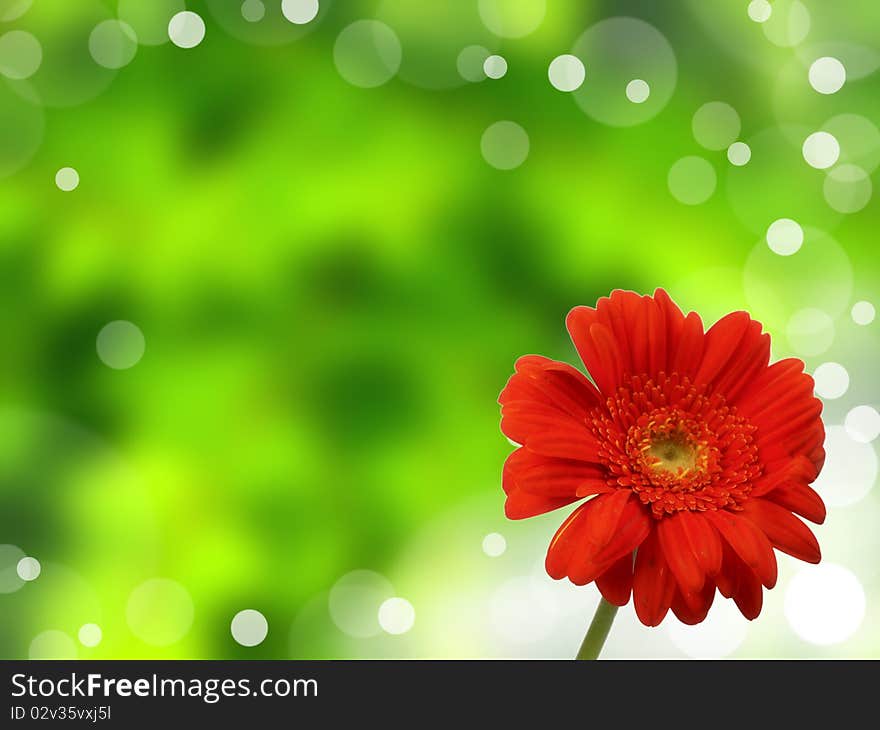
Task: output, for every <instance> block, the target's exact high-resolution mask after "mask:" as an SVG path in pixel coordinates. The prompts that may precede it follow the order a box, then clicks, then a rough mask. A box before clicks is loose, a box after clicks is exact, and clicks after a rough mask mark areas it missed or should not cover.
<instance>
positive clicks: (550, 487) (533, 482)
mask: <svg viewBox="0 0 880 730" xmlns="http://www.w3.org/2000/svg"><path fill="white" fill-rule="evenodd" d="M503 475H504V476H503V484H504V488H505V491H509V488H512V487H513V486H514V485H516V487H517V488H519V489H521V490H523V491H524V492H530V493H531V494H540V495H543V496H545V497H569V496H571V497H574V496H577V497H584V496H587V495H589V494H598V493H600V492H610V491H611V489H612V488H611V487H609V486H608V484H607V483H606V479H605V471H604V469H602V468H601V467H600V466H598V465H597V464H588V463H585V462H583V461H573V460H571V459H555V458H553V457H549V456H541V455H540V454H536V453H534V452H532V451H529V450H528V449H526V448H519V449H517V450H516V451H514V452H513V453H511V454H510V456H508V457H507V460H506V461H505V462H504V471H503Z"/></svg>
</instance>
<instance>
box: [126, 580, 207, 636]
mask: <svg viewBox="0 0 880 730" xmlns="http://www.w3.org/2000/svg"><path fill="white" fill-rule="evenodd" d="M194 616H195V606H194V605H193V600H192V597H191V596H190V594H189V591H187V590H186V588H184V587H183V586H182V585H181V584H180V583H178V582H176V581H173V580H170V579H168V578H151V579H149V580H146V581H144V582H143V583H141V584H140V585H138V586H137V587H136V588H135V589H134V590H133V591H132V592H131V593H130V594H129V597H128V602H127V603H126V606H125V620H126V622H127V623H128V628H129V629H131V632H132V633H133V634H134V635H135V636H137V637H138V638H139V639H140V640H141V641H143V642H144V643H145V644H149V645H151V646H170V645H171V644H174V643H176V642H178V641H180V640H181V639H182V638H183V637H184V636H186V634H187V633H188V632H189V630H190V627H191V626H192V623H193V618H194Z"/></svg>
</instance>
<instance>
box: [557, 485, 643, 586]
mask: <svg viewBox="0 0 880 730" xmlns="http://www.w3.org/2000/svg"><path fill="white" fill-rule="evenodd" d="M630 497H632V492H629V491H628V490H619V491H618V492H615V493H614V494H604V495H599V496H598V497H596V498H595V499H591V500H589V501H588V502H586V503H585V504H584V505H583V506H582V507H581V508H579V509H578V510H577V511H576V514H577V517H576V518H574V519H572V518H569V520H567V521H566V523H565V524H563V526H562V527H560V528H559V530H558V531H557V533H556V536H555V537H554V538H553V540H552V542H551V543H550V548H549V550H548V551H547V572H548V573H549V574H550V575H551V576H552V577H553V578H562V577H564V576H566V575H567V576H568V577H569V578H570V579H571V581H572V582H573V583H575V584H577V585H584V584H586V583H589V582H590V581H593V580H596V578H597V577H598V576H600V575H602V573H604V572H605V571H606V570H608V569H609V568H611V567H612V565H613V564H614V563H616V562H617V561H618V560H619V559H620V558H621V557H623V556H624V555H632V552H633V550H635V549H636V548H637V547H638V546H639V545H640V544H641V542H642V541H643V540H644V539H645V537H646V536H647V534H648V532H649V531H650V529H651V518H650V516H649V515H648V512H647V510H646V509H645V508H644V507H643V506H642V504H641V503H640V502H639V501H638V500H637V499H630ZM573 517H574V516H573Z"/></svg>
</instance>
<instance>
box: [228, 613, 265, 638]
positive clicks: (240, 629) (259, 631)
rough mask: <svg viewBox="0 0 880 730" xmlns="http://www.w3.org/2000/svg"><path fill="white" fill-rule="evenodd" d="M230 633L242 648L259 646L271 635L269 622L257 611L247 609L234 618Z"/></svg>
mask: <svg viewBox="0 0 880 730" xmlns="http://www.w3.org/2000/svg"><path fill="white" fill-rule="evenodd" d="M229 631H230V632H231V633H232V638H233V639H235V641H236V642H237V643H239V644H241V645H242V646H257V645H258V644H262V643H263V640H264V639H265V638H266V636H267V635H268V634H269V622H268V621H267V620H266V617H265V616H264V615H263V614H262V613H260V612H259V611H257V610H256V609H253V608H246V609H244V610H242V611H239V612H238V613H237V614H235V616H233V617H232V622H231V623H230V625H229Z"/></svg>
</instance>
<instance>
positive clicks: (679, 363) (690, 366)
mask: <svg viewBox="0 0 880 730" xmlns="http://www.w3.org/2000/svg"><path fill="white" fill-rule="evenodd" d="M705 339H706V335H705V334H704V332H703V322H702V320H701V319H700V315H698V314H697V313H696V312H691V313H690V314H688V316H687V317H685V320H684V326H683V327H682V331H681V341H680V342H679V345H678V352H676V353H675V359H674V360H673V365H672V368H671V370H672V371H673V372H677V373H678V374H679V375H681V376H682V377H684V376H685V375H686V376H688V377H690V378H692V377H693V376H694V374H695V373H696V372H697V368H698V367H699V366H700V361H701V360H702V358H703V348H704V347H705Z"/></svg>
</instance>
